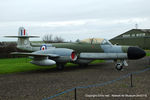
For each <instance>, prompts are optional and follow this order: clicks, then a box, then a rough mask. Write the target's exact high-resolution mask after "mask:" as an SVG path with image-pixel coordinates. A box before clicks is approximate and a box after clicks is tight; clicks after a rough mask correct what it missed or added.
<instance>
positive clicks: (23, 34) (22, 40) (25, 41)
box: [5, 27, 39, 51]
mask: <svg viewBox="0 0 150 100" xmlns="http://www.w3.org/2000/svg"><path fill="white" fill-rule="evenodd" d="M5 37H8V38H18V41H17V48H19V49H23V50H28V51H32V46H31V43H30V41H29V38H39V36H28V33H27V31H26V29H25V28H24V27H19V30H18V36H5Z"/></svg>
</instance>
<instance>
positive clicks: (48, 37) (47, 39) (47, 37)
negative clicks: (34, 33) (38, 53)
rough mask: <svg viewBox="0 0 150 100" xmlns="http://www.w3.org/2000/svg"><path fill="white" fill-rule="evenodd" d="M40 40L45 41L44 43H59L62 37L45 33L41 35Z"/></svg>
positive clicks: (62, 40)
mask: <svg viewBox="0 0 150 100" xmlns="http://www.w3.org/2000/svg"><path fill="white" fill-rule="evenodd" d="M42 40H43V41H44V42H45V43H61V42H64V39H63V38H61V37H58V36H56V37H54V38H53V36H52V34H46V35H44V36H43V38H42Z"/></svg>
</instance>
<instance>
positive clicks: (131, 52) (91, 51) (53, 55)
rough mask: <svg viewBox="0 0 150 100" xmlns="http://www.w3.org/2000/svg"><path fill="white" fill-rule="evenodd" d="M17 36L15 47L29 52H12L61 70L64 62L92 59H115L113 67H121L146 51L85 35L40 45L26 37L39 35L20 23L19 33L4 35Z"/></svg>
mask: <svg viewBox="0 0 150 100" xmlns="http://www.w3.org/2000/svg"><path fill="white" fill-rule="evenodd" d="M5 37H9V38H18V42H17V48H19V49H21V50H25V51H28V52H13V53H11V54H13V55H25V56H29V57H32V61H31V62H30V63H32V64H35V65H40V66H50V65H54V64H56V66H57V69H59V70H62V69H63V68H64V65H65V64H66V63H67V62H71V63H75V64H79V65H80V66H87V65H88V64H89V63H90V62H91V61H93V60H96V59H99V60H114V61H115V62H116V65H115V66H116V69H117V70H122V68H123V66H128V64H127V62H126V60H127V59H131V60H136V59H140V58H142V57H144V56H145V55H146V53H145V51H144V50H142V49H140V48H138V47H132V46H119V45H112V44H111V43H110V42H109V41H108V40H106V39H96V38H91V39H85V40H82V41H80V42H76V43H51V44H43V45H33V44H32V43H31V42H30V41H29V38H37V37H38V36H28V34H27V32H26V30H25V28H24V27H20V28H19V31H18V36H5Z"/></svg>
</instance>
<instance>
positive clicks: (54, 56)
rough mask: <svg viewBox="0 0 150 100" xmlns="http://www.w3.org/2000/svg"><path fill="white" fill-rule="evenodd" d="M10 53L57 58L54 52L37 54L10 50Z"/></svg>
mask: <svg viewBox="0 0 150 100" xmlns="http://www.w3.org/2000/svg"><path fill="white" fill-rule="evenodd" d="M11 54H12V55H23V56H34V57H50V58H57V57H59V55H56V54H37V53H26V52H12V53H11Z"/></svg>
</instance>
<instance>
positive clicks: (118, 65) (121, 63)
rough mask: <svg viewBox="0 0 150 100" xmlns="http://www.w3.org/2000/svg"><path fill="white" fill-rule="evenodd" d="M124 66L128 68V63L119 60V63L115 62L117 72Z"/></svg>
mask: <svg viewBox="0 0 150 100" xmlns="http://www.w3.org/2000/svg"><path fill="white" fill-rule="evenodd" d="M124 66H128V63H127V62H126V60H121V61H120V62H117V64H116V69H117V70H118V71H121V70H122V69H123V67H124Z"/></svg>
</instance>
